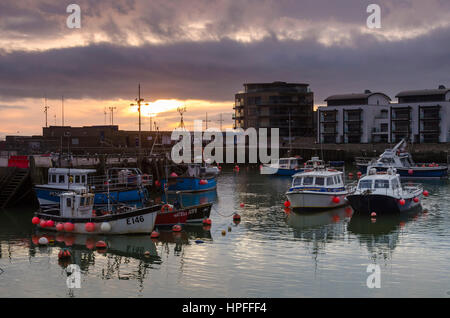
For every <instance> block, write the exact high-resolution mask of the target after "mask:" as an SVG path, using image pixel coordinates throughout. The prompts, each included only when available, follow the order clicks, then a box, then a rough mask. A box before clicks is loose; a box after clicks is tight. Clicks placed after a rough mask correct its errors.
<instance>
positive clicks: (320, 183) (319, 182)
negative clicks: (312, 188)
mask: <svg viewBox="0 0 450 318" xmlns="http://www.w3.org/2000/svg"><path fill="white" fill-rule="evenodd" d="M316 185H318V186H323V185H325V178H322V177H316Z"/></svg>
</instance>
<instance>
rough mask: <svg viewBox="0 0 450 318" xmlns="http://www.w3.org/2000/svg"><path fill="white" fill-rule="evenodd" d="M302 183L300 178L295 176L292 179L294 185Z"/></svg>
mask: <svg viewBox="0 0 450 318" xmlns="http://www.w3.org/2000/svg"><path fill="white" fill-rule="evenodd" d="M300 185H302V178H295V179H294V187H298V186H300Z"/></svg>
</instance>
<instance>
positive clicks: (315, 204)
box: [286, 191, 347, 211]
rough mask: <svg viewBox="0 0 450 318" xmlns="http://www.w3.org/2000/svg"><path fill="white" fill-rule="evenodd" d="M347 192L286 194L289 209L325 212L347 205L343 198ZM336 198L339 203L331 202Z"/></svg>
mask: <svg viewBox="0 0 450 318" xmlns="http://www.w3.org/2000/svg"><path fill="white" fill-rule="evenodd" d="M346 195H347V192H306V191H302V192H300V191H298V192H288V193H286V196H287V197H288V200H289V202H290V203H291V207H292V208H294V209H296V210H298V211H301V210H304V211H314V210H318V211H320V210H327V209H334V208H338V207H341V206H344V205H346V204H347V201H346V200H345V196H346ZM334 197H338V198H339V202H338V203H335V202H333V198H334Z"/></svg>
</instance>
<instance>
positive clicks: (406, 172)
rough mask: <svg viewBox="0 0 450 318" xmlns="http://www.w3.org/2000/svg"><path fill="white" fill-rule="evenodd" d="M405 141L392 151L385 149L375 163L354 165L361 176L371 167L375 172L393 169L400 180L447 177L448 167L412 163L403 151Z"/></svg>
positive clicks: (410, 158)
mask: <svg viewBox="0 0 450 318" xmlns="http://www.w3.org/2000/svg"><path fill="white" fill-rule="evenodd" d="M405 146H406V141H405V140H404V139H402V140H401V141H400V142H399V143H398V144H397V145H395V147H394V148H392V149H386V150H385V151H384V152H383V153H382V154H381V155H380V157H379V158H378V159H376V160H375V161H357V162H356V165H357V167H358V169H359V171H361V172H362V173H363V174H365V173H366V172H367V167H368V166H372V167H375V168H376V169H377V171H387V170H388V169H389V168H390V167H392V168H395V169H396V171H397V173H398V174H399V175H400V177H401V178H420V179H439V178H447V177H448V167H447V166H446V165H439V164H436V163H421V164H416V163H414V161H413V159H412V157H411V154H409V153H408V152H406V151H405Z"/></svg>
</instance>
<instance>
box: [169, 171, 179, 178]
mask: <svg viewBox="0 0 450 318" xmlns="http://www.w3.org/2000/svg"><path fill="white" fill-rule="evenodd" d="M170 176H171V177H173V178H175V177H178V175H177V174H176V173H175V172H172V173H171V174H170Z"/></svg>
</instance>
